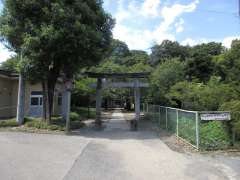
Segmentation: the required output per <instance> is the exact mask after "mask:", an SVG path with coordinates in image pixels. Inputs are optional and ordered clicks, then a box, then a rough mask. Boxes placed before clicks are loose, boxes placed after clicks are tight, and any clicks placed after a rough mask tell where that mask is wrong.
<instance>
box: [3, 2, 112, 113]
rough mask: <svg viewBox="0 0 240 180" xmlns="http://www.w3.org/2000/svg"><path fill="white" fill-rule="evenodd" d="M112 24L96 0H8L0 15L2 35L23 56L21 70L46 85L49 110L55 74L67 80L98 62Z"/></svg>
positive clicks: (105, 45) (105, 46) (106, 44)
mask: <svg viewBox="0 0 240 180" xmlns="http://www.w3.org/2000/svg"><path fill="white" fill-rule="evenodd" d="M113 26H114V20H113V19H112V18H111V16H110V15H109V14H107V13H106V12H105V11H104V9H103V7H102V1H99V0H98V1H93V0H71V1H67V0H63V1H32V0H18V1H15V0H6V1H4V8H3V12H2V14H1V16H0V36H1V38H2V40H3V41H4V42H5V44H7V45H8V47H9V48H10V49H11V50H13V51H15V52H16V53H18V54H20V52H21V53H22V54H23V56H24V59H23V61H22V62H20V67H21V71H22V72H24V73H25V75H26V76H28V78H29V79H30V80H33V81H38V82H41V83H42V84H45V86H46V87H44V88H43V89H44V91H45V92H46V93H47V95H46V96H45V98H44V99H46V98H49V99H48V101H44V102H48V104H46V103H43V105H44V106H46V108H44V109H47V108H48V109H49V111H47V112H49V113H50V112H51V107H52V104H53V95H54V89H55V84H56V82H57V79H58V77H59V76H60V75H61V74H64V75H65V76H66V78H68V79H71V78H72V77H73V76H74V75H75V74H76V73H77V72H79V71H80V69H81V68H83V67H86V66H92V65H95V64H96V63H98V62H99V61H100V60H101V59H102V58H103V57H104V55H105V53H106V51H107V50H108V48H109V45H110V42H111V39H112V28H113ZM46 93H44V94H46ZM47 117H51V114H49V115H48V116H47Z"/></svg>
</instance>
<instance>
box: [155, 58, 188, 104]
mask: <svg viewBox="0 0 240 180" xmlns="http://www.w3.org/2000/svg"><path fill="white" fill-rule="evenodd" d="M184 68H185V66H184V63H182V62H180V61H179V60H178V59H173V60H169V61H166V62H163V63H162V64H160V65H158V66H157V68H156V69H155V70H154V71H153V73H152V75H151V91H152V96H153V97H154V98H153V99H154V100H155V101H161V102H162V103H164V102H165V103H166V101H167V99H166V97H165V95H166V93H167V92H168V91H169V89H170V88H171V86H173V85H174V84H176V83H177V82H179V81H182V80H184Z"/></svg>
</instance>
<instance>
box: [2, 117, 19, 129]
mask: <svg viewBox="0 0 240 180" xmlns="http://www.w3.org/2000/svg"><path fill="white" fill-rule="evenodd" d="M17 126H18V123H17V121H16V119H15V118H14V119H8V120H1V121H0V128H6V127H17Z"/></svg>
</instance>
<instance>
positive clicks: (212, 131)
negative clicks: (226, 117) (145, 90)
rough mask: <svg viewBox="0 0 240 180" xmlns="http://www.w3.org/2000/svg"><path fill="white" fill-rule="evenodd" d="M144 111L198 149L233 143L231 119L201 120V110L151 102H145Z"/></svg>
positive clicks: (159, 124)
mask: <svg viewBox="0 0 240 180" xmlns="http://www.w3.org/2000/svg"><path fill="white" fill-rule="evenodd" d="M142 112H143V113H144V114H147V115H148V116H149V118H150V119H151V120H152V121H153V122H154V123H155V124H157V125H158V126H159V127H160V128H161V129H165V130H167V131H169V132H171V133H174V134H176V135H177V136H178V137H180V138H182V139H183V140H185V141H187V142H188V143H190V144H191V145H192V146H194V147H195V148H197V149H203V150H205V149H225V148H228V147H229V146H230V144H231V143H232V139H231V137H230V135H229V128H228V125H229V121H200V116H199V115H200V114H201V112H198V111H186V110H182V109H177V108H171V107H164V106H159V105H150V104H144V105H143V106H142Z"/></svg>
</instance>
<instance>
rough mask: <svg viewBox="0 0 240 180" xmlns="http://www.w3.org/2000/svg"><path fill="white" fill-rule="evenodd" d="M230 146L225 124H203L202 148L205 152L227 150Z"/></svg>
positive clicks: (213, 122)
mask: <svg viewBox="0 0 240 180" xmlns="http://www.w3.org/2000/svg"><path fill="white" fill-rule="evenodd" d="M229 146H230V138H229V134H228V133H227V131H226V127H225V126H224V124H223V122H219V121H210V122H206V123H201V126H200V147H201V148H203V149H205V150H214V149H225V148H228V147H229Z"/></svg>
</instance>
